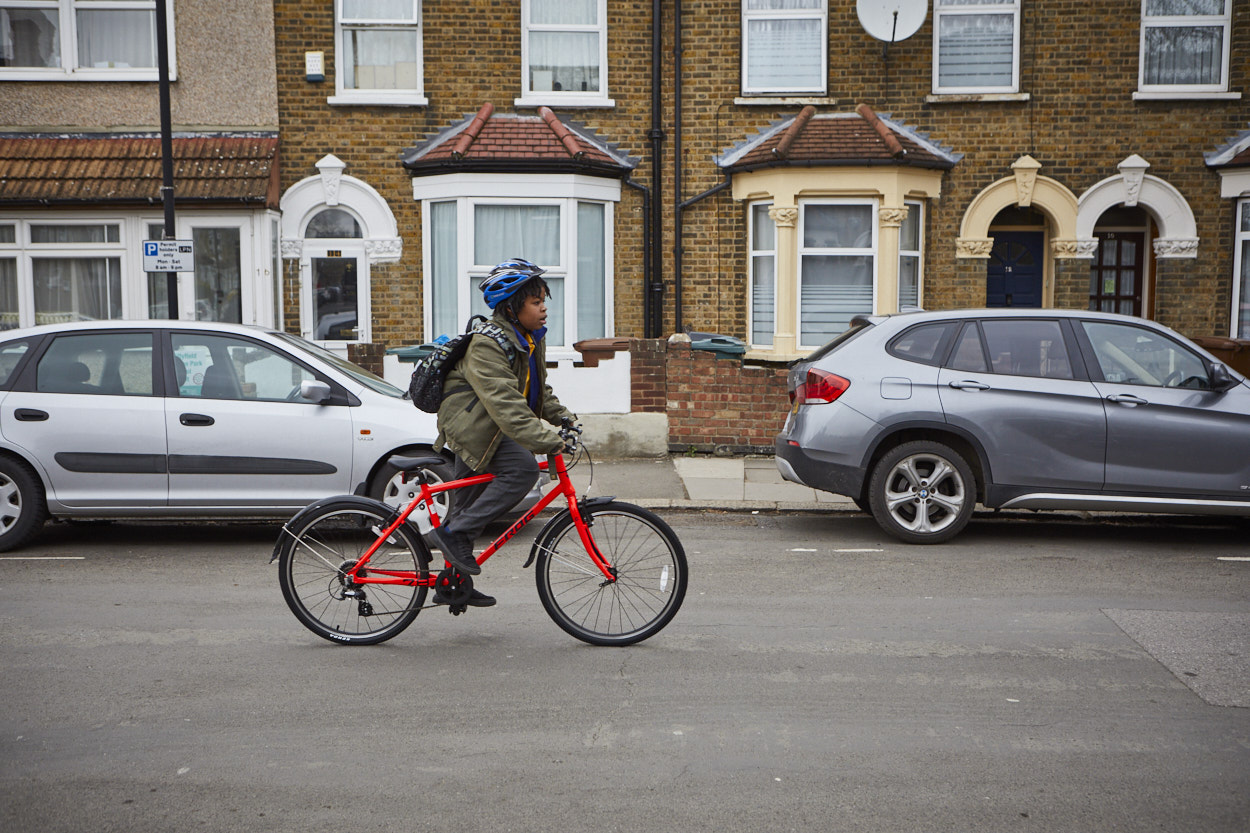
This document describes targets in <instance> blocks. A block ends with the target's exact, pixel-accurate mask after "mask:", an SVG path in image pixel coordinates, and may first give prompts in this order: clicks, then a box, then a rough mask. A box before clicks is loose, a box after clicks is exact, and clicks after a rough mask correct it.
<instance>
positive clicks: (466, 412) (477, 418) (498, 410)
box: [434, 312, 576, 472]
mask: <svg viewBox="0 0 1250 833" xmlns="http://www.w3.org/2000/svg"><path fill="white" fill-rule="evenodd" d="M492 321H493V322H494V323H496V324H498V325H499V326H500V327H501V328H502V329H503V331H504V332H505V333H507V335H508V338H509V339H510V340H511V341H512V344H513V346H514V347H516V350H515V353H514V358H513V361H512V362H511V363H509V362H508V357H507V354H505V353H504V350H503V348H502V347H500V346H499V345H498V344H497V343H496V342H495V340H494V339H492V338H490V337H489V336H482V335H478V336H474V337H473V338H472V339H471V340H470V342H469V349H468V350H467V351H466V352H465V354H464V358H462V359H461V360H460V361H459V362H458V363H457V364H456V366H455V367H454V368H452V370H451V372H450V373H448V374H447V379H446V381H445V382H444V383H443V391H444V396H443V404H442V406H441V407H439V409H438V439H437V440H436V441H435V443H434V446H435V448H441V447H442V446H443V445H446V446H447V447H448V448H450V449H451V450H452V451H453V452H454V453H455V454H456V456H457V457H459V458H460V459H461V460H463V461H464V462H465V464H466V465H468V466H470V467H471V468H472V469H473V470H474V471H479V472H480V471H483V470H484V469H485V468H486V466H487V464H488V463H490V459H491V457H493V456H494V454H495V449H496V448H498V447H499V441H500V440H501V439H502V438H503V437H505V436H508V437H511V438H512V439H514V440H516V441H517V442H518V443H520V444H521V445H522V446H523V447H525V448H527V449H529V450H530V451H532V452H534V453H535V454H554V453H556V452H558V451H559V450H560V449H562V448H563V447H564V441H563V440H561V439H560V435H559V434H558V433H557V432H556V431H555V430H554V429H552V428H551V427H549V426H548V425H545V424H544V420H545V421H546V422H548V423H550V424H551V425H559V424H560V419H561V418H562V417H568V418H570V419H575V418H576V417H575V415H574V414H573V412H572V411H570V410H569V409H568V408H566V407H564V406H563V405H561V404H560V400H559V399H557V398H556V395H555V394H554V393H552V391H551V387H550V386H548V384H547V362H546V358H547V344H546V340H545V339H544V340H542V341H539V342H538V343H537V345H535V351H534V353H535V357H536V358H537V360H538V379H537V383H538V385H539V390H540V391H542V393H541V396H540V399H539V402H540V408H539V414H540V415H541V417H542V419H539V417H538V416H535V414H534V412H533V411H532V410H530V406H529V403H528V402H526V401H525V388H524V385H525V376H526V373H527V372H528V370H529V348H528V346H527V345H526V344H525V343H524V341H523V340H522V339H521V338H520V337H519V336H517V334H516V330H515V329H514V328H513V326H512V323H511V322H509V321H508V320H507V319H506V318H505V317H504V316H503V313H500V312H497V313H496V314H495V316H494V318H492ZM466 385H467V386H468V389H465V388H466ZM457 388H459V389H460V390H457Z"/></svg>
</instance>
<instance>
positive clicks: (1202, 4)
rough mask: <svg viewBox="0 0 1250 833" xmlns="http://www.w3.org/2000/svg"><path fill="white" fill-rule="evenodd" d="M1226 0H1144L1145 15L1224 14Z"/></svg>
mask: <svg viewBox="0 0 1250 833" xmlns="http://www.w3.org/2000/svg"><path fill="white" fill-rule="evenodd" d="M1227 3H1228V0H1146V14H1147V15H1151V16H1154V15H1176V16H1178V17H1179V16H1189V15H1195V14H1224V9H1225V5H1226V4H1227Z"/></svg>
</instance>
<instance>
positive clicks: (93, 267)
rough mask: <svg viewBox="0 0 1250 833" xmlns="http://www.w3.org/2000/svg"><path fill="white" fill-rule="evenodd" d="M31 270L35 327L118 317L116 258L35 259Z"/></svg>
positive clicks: (118, 290)
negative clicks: (33, 289) (37, 325)
mask: <svg viewBox="0 0 1250 833" xmlns="http://www.w3.org/2000/svg"><path fill="white" fill-rule="evenodd" d="M31 267H32V273H33V278H34V288H35V323H36V324H57V323H61V322H65V321H92V320H98V319H104V318H120V317H121V312H122V303H121V298H122V288H121V284H122V282H121V260H120V259H119V258H115V257H110V258H104V257H99V258H70V257H38V258H34V259H33V260H32V261H31Z"/></svg>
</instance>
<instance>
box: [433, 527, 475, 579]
mask: <svg viewBox="0 0 1250 833" xmlns="http://www.w3.org/2000/svg"><path fill="white" fill-rule="evenodd" d="M433 535H434V540H435V542H437V544H438V548H439V549H440V550H442V551H443V558H445V559H446V560H447V563H448V564H450V565H451V566H453V567H455V568H456V569H457V570H459V571H460V572H462V573H464V574H465V575H466V576H476V575H478V574H479V573H481V572H482V565H481V564H478V563H477V559H476V558H474V557H473V542H472V541H470V540H469V539H468V538H466V537H465V536H463V535H460V534H458V533H455V532H448V531H447V530H446V529H444V528H443V527H441V526H440V527H436V528H435V529H434V533H433Z"/></svg>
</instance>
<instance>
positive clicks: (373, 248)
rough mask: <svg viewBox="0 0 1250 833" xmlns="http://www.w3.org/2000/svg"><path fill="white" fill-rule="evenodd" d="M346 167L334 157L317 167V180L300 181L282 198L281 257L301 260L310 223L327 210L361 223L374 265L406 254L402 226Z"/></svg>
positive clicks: (308, 178)
mask: <svg viewBox="0 0 1250 833" xmlns="http://www.w3.org/2000/svg"><path fill="white" fill-rule="evenodd" d="M346 167H347V166H346V165H345V164H344V163H343V161H342V160H340V159H339V158H338V157H337V156H335V155H334V154H327V155H326V156H325V157H323V158H322V159H321V161H320V162H318V163H317V170H318V171H320V174H319V175H318V176H310V177H307V178H306V179H301V180H300V181H299V182H297V183H295V184H294V185H292V186H291V187H290V188H288V189H287V190H286V193H285V194H283V195H282V199H281V201H280V202H279V207H280V208H281V209H282V257H284V258H296V259H298V258H299V257H300V255H301V254H302V252H303V248H304V230H305V229H306V228H307V227H308V221H309V220H311V219H312V218H313V216H314V215H316V214H317V213H318V212H320V211H322V210H324V209H325V208H327V207H335V208H343V209H345V210H347V211H348V213H349V214H351V215H352V216H354V217H355V218H356V220H357V221H358V222H359V223H360V230H361V233H362V235H363V236H364V246H365V251H366V252H367V253H368V255H369V259H370V260H371V261H373V262H375V263H384V262H388V261H396V260H399V258H400V256H401V255H402V254H403V251H404V243H403V239H402V238H400V236H399V224H398V223H396V222H395V215H394V213H393V212H392V211H391V207H390V206H389V205H387V203H386V200H385V199H384V198H383V197H382V195H381V194H379V193H378V192H377V190H376V189H375V188H373V186H371V185H369V184H368V183H366V182H363V181H361V180H359V179H356V178H355V177H353V176H344V175H343V169H344V168H346Z"/></svg>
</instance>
